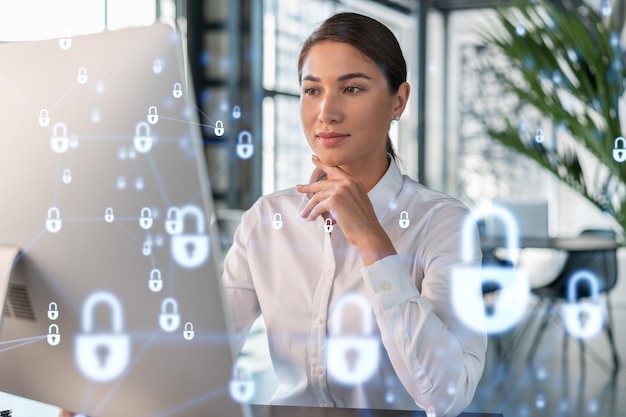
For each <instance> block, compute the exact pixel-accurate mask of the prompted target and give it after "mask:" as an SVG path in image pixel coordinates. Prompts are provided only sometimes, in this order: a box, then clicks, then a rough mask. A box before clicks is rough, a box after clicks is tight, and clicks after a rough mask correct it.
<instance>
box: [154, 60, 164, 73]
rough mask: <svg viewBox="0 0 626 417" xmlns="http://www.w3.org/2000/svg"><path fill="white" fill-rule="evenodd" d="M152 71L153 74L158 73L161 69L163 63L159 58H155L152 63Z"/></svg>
mask: <svg viewBox="0 0 626 417" xmlns="http://www.w3.org/2000/svg"><path fill="white" fill-rule="evenodd" d="M152 71H153V72H154V73H155V74H160V73H161V72H162V71H163V64H162V63H161V60H160V59H155V60H154V62H153V63H152Z"/></svg>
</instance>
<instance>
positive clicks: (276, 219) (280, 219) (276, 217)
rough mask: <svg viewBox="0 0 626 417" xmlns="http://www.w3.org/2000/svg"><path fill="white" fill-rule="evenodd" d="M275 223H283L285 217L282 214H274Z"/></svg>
mask: <svg viewBox="0 0 626 417" xmlns="http://www.w3.org/2000/svg"><path fill="white" fill-rule="evenodd" d="M274 221H277V222H279V221H283V216H282V215H281V214H280V213H274Z"/></svg>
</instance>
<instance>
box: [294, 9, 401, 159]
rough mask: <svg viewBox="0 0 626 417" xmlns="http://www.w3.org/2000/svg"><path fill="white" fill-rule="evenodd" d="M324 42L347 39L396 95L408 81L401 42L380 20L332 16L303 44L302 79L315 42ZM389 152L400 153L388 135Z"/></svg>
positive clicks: (300, 60)
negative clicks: (376, 70)
mask: <svg viewBox="0 0 626 417" xmlns="http://www.w3.org/2000/svg"><path fill="white" fill-rule="evenodd" d="M322 41H333V42H344V43H347V44H349V45H352V46H353V47H355V48H356V49H358V50H359V51H360V52H361V53H362V54H363V55H365V56H366V57H368V58H369V59H371V60H372V61H373V62H374V63H375V64H376V65H377V66H378V68H379V69H380V71H381V72H382V73H383V75H384V76H385V78H386V79H387V85H388V86H389V92H390V93H391V94H394V93H396V92H397V91H398V88H399V87H400V84H402V83H403V82H405V81H406V61H405V60H404V55H402V49H400V44H399V43H398V40H397V39H396V37H395V36H394V34H393V32H391V30H389V28H388V27H387V26H385V25H383V24H382V23H380V22H379V21H378V20H375V19H372V18H371V17H367V16H364V15H361V14H358V13H337V14H335V15H333V16H331V17H329V18H328V19H327V20H326V21H324V23H322V25H321V26H320V27H319V28H317V30H316V31H315V32H313V33H312V34H311V36H309V37H308V39H307V40H306V41H304V44H303V45H302V50H301V51H300V57H299V58H298V81H299V82H302V65H303V64H304V60H305V59H306V57H307V55H308V53H309V50H310V49H311V47H312V46H313V45H315V44H316V43H319V42H322ZM387 152H388V153H390V154H391V155H392V156H393V158H394V159H396V153H395V150H394V149H393V145H392V144H391V139H390V138H389V135H387Z"/></svg>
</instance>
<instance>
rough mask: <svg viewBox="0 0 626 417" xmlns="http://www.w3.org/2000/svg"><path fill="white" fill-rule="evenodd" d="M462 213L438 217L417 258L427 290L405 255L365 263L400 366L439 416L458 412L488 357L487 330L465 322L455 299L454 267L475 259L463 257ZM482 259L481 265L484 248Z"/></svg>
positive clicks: (413, 391)
mask: <svg viewBox="0 0 626 417" xmlns="http://www.w3.org/2000/svg"><path fill="white" fill-rule="evenodd" d="M437 217H438V218H437ZM456 217H458V216H456ZM461 221H462V219H459V220H458V222H457V221H451V219H449V218H446V213H445V212H443V213H442V212H439V213H435V214H434V216H433V218H431V219H430V221H429V225H430V226H429V231H428V233H427V234H426V237H425V239H424V241H425V243H424V245H423V246H424V247H426V246H427V251H424V252H421V251H420V253H418V254H416V255H417V257H416V258H419V259H415V260H414V261H415V262H419V263H420V264H422V265H421V267H422V268H423V271H424V276H423V280H422V282H421V291H418V289H417V286H416V284H415V282H416V277H412V276H411V275H410V273H409V271H408V270H407V267H406V264H405V263H404V262H403V260H402V259H401V258H400V257H399V256H389V257H387V258H384V259H382V260H380V261H378V262H376V263H374V264H373V265H371V266H369V267H364V268H363V270H362V273H363V278H364V281H365V285H366V287H367V288H368V292H369V294H370V299H371V300H372V304H373V307H374V312H375V315H376V320H377V322H378V326H379V329H380V332H381V337H382V340H383V344H384V345H385V348H386V350H387V353H388V355H389V358H390V360H391V363H392V364H393V367H394V369H395V371H396V374H397V375H398V377H399V379H400V380H401V381H402V384H403V385H404V387H405V388H406V389H407V391H408V392H409V394H410V395H411V396H412V397H413V399H414V400H415V402H416V404H417V405H418V406H420V407H422V408H424V409H425V410H428V409H429V408H431V407H432V408H434V410H435V411H436V413H437V414H436V415H437V416H456V415H458V414H459V413H460V412H462V411H463V410H464V409H465V407H467V406H468V405H469V403H470V402H471V400H472V398H473V396H474V392H475V390H476V386H477V385H478V382H479V380H480V377H481V375H482V371H483V367H484V360H485V350H486V336H485V334H484V333H477V332H475V331H473V330H471V329H469V328H468V327H467V326H465V325H464V324H463V323H462V322H461V321H460V319H459V317H458V316H457V314H456V312H455V311H454V308H453V306H452V301H451V298H452V297H451V293H452V290H453V289H452V285H451V274H452V271H453V270H454V268H455V267H457V266H460V265H467V264H463V263H461V262H460V261H459V252H460V251H459V250H458V245H459V242H460V233H461V226H460V225H461ZM475 247H476V248H478V245H476V246H475ZM477 251H478V249H477ZM474 264H475V265H476V264H478V265H480V252H477V253H476V257H475V259H474Z"/></svg>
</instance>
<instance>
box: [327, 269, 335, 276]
mask: <svg viewBox="0 0 626 417" xmlns="http://www.w3.org/2000/svg"><path fill="white" fill-rule="evenodd" d="M326 276H327V277H332V276H333V271H331V270H330V269H327V270H326Z"/></svg>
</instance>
